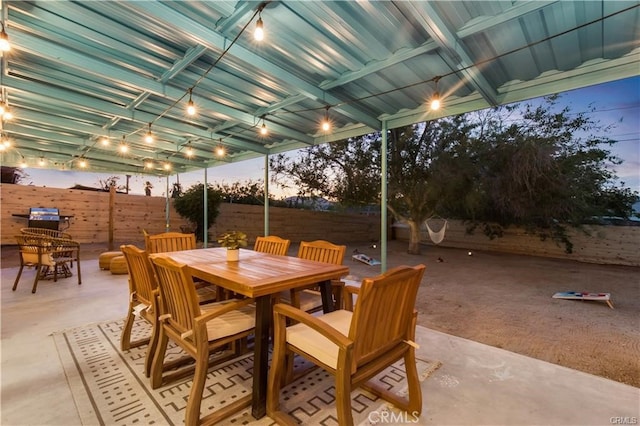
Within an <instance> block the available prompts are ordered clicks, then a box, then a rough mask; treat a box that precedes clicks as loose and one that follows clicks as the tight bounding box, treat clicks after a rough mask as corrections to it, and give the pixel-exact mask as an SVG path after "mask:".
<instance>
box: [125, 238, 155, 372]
mask: <svg viewBox="0 0 640 426" xmlns="http://www.w3.org/2000/svg"><path fill="white" fill-rule="evenodd" d="M120 251H121V252H122V254H123V255H124V258H125V260H126V262H127V268H128V269H129V307H128V308H127V317H126V319H125V322H124V326H123V327H122V335H121V336H120V349H121V350H123V351H126V350H129V349H131V348H135V347H138V346H142V345H145V344H149V346H148V347H147V355H146V358H145V362H144V373H145V376H147V377H149V376H150V374H151V361H152V360H153V354H154V353H155V348H156V345H157V343H158V338H157V331H158V329H157V324H158V284H157V282H156V277H155V275H154V271H153V266H152V265H151V261H150V260H149V256H148V255H147V252H146V251H144V250H140V249H139V248H138V247H136V246H134V245H123V246H120ZM136 315H139V316H140V317H141V318H142V319H144V320H145V321H147V322H148V323H149V324H150V325H151V335H150V336H149V337H146V338H142V339H139V340H136V341H134V342H132V341H131V330H132V328H133V323H134V320H135V317H136Z"/></svg>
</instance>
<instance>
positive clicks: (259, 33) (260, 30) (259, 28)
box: [253, 14, 264, 41]
mask: <svg viewBox="0 0 640 426" xmlns="http://www.w3.org/2000/svg"><path fill="white" fill-rule="evenodd" d="M253 37H254V38H255V39H256V40H258V41H262V40H264V24H263V23H262V14H259V15H258V22H256V29H255V31H254V32H253Z"/></svg>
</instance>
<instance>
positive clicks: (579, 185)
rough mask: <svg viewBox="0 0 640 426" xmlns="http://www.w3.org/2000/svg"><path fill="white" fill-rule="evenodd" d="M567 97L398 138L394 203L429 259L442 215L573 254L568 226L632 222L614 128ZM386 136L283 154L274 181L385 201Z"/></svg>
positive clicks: (392, 137)
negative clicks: (427, 242)
mask: <svg viewBox="0 0 640 426" xmlns="http://www.w3.org/2000/svg"><path fill="white" fill-rule="evenodd" d="M558 99H559V97H558V96H550V97H548V98H546V99H544V100H543V102H542V103H541V104H539V105H537V106H535V105H532V104H520V105H515V106H503V107H498V108H495V109H490V110H484V111H480V112H475V113H468V114H464V115H460V116H455V117H447V118H443V119H439V120H434V121H429V122H426V123H420V124H416V125H413V126H407V127H402V128H397V129H392V130H390V131H389V132H388V134H387V139H388V141H387V142H388V153H389V158H388V207H389V209H390V211H391V212H392V213H393V215H394V217H395V218H396V220H398V221H400V222H404V223H407V224H408V225H409V227H410V229H411V237H410V238H411V240H410V242H409V252H410V253H419V251H420V247H419V238H420V225H421V224H422V223H423V222H424V220H425V219H427V218H429V217H431V216H433V215H436V214H437V215H439V216H441V217H449V218H457V219H462V220H466V221H467V222H468V229H469V231H472V230H474V229H478V228H480V229H482V230H483V232H484V233H485V234H486V235H487V236H489V237H490V238H495V237H499V236H501V235H502V233H503V230H504V228H506V227H508V226H511V225H517V226H521V227H523V228H524V229H526V230H527V231H529V232H531V233H535V234H537V235H538V236H539V237H540V238H542V239H547V238H551V239H553V240H554V241H556V242H558V243H560V244H563V245H564V246H565V249H566V250H567V251H568V252H570V251H571V250H572V244H571V241H570V240H569V238H568V237H567V228H566V227H567V226H580V225H581V224H583V223H587V222H590V221H592V220H593V218H594V217H602V216H617V217H622V218H628V217H629V216H630V215H631V214H632V205H633V203H634V202H635V201H636V200H637V197H638V193H637V192H633V191H631V190H630V189H629V188H625V187H624V184H621V185H616V184H615V183H614V182H615V181H616V179H617V176H615V174H614V173H613V172H612V170H611V166H612V165H615V164H620V163H621V160H620V159H619V158H616V157H615V156H613V155H612V154H611V151H610V149H609V148H610V147H611V146H612V145H613V144H615V143H616V141H614V140H611V139H610V138H608V137H607V134H611V130H612V129H611V126H602V125H601V124H600V123H599V122H596V121H594V120H592V119H590V118H589V117H588V115H587V112H579V113H573V112H572V111H571V110H570V109H569V108H568V107H560V106H559V104H558ZM381 140H382V138H381V135H380V134H379V133H376V134H371V135H367V136H363V137H360V138H354V139H348V140H343V141H339V142H336V143H333V144H328V145H320V146H314V147H310V148H308V149H306V150H304V151H303V152H302V153H301V154H300V155H299V157H298V158H288V157H286V156H284V155H279V156H277V157H274V158H272V160H271V162H270V167H271V169H272V170H273V172H274V176H275V177H274V182H276V183H279V184H280V183H282V182H286V181H287V180H289V181H291V182H292V183H293V184H294V185H295V186H297V187H298V188H299V189H300V195H304V196H323V197H326V198H329V199H332V200H337V201H339V202H341V203H343V204H347V205H358V204H367V203H370V202H371V201H372V200H378V199H379V196H380V146H381V145H380V143H381Z"/></svg>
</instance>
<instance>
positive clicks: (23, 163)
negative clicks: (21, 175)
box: [20, 157, 28, 169]
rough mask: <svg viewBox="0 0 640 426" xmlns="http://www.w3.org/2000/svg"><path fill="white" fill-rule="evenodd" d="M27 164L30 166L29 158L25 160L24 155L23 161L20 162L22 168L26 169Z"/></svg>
mask: <svg viewBox="0 0 640 426" xmlns="http://www.w3.org/2000/svg"><path fill="white" fill-rule="evenodd" d="M27 166H28V164H27V160H25V159H24V157H22V161H21V162H20V168H21V169H26V168H27Z"/></svg>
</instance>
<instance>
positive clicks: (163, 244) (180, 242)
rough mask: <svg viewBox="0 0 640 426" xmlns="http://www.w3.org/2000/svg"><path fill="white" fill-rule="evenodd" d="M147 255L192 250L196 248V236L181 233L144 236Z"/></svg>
mask: <svg viewBox="0 0 640 426" xmlns="http://www.w3.org/2000/svg"><path fill="white" fill-rule="evenodd" d="M145 244H146V249H147V253H149V254H151V253H166V252H170V251H182V250H193V249H195V248H196V235H195V234H183V233H181V232H165V233H162V234H156V235H148V236H145Z"/></svg>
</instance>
